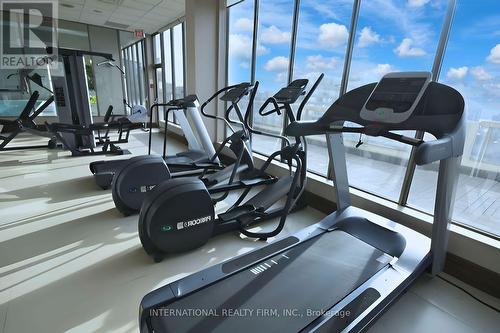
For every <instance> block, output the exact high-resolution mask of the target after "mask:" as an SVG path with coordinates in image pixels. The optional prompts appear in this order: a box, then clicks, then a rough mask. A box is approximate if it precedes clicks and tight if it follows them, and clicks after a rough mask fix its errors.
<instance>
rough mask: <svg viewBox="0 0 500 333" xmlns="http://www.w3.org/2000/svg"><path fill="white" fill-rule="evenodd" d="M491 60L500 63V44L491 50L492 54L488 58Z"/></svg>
mask: <svg viewBox="0 0 500 333" xmlns="http://www.w3.org/2000/svg"><path fill="white" fill-rule="evenodd" d="M486 60H488V61H489V62H492V63H494V64H500V44H497V45H495V47H493V48H492V49H491V51H490V55H489V56H488V58H486Z"/></svg>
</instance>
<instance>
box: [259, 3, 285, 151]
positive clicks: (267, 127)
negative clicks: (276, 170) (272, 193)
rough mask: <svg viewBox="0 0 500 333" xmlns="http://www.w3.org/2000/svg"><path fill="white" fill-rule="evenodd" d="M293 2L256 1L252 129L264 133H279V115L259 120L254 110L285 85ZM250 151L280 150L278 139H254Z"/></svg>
mask: <svg viewBox="0 0 500 333" xmlns="http://www.w3.org/2000/svg"><path fill="white" fill-rule="evenodd" d="M293 9H294V1H293V0H279V1H269V0H267V1H260V4H259V28H258V36H257V58H256V63H255V64H256V67H255V78H256V80H258V81H259V83H260V85H259V90H258V91H257V95H256V96H255V102H254V112H253V126H254V127H255V128H256V129H258V130H262V131H264V132H268V133H274V134H280V133H281V130H282V128H283V114H282V115H281V116H280V115H278V114H276V113H274V114H272V115H269V116H266V117H262V116H261V115H259V113H258V110H259V108H260V107H261V106H262V104H264V102H265V100H266V99H267V98H269V97H270V96H272V95H274V94H275V93H276V92H277V91H278V90H279V89H280V88H282V87H283V86H286V85H287V83H288V66H289V60H290V59H289V57H290V43H291V31H292V18H293ZM252 148H253V150H254V151H256V152H259V153H263V154H266V155H269V154H271V153H273V152H274V151H276V150H278V149H280V148H281V140H280V139H275V138H270V137H265V136H262V135H258V136H254V137H253V141H252Z"/></svg>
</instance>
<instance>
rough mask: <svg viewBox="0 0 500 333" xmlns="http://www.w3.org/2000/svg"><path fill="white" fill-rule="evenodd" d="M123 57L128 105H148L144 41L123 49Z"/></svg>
mask: <svg viewBox="0 0 500 333" xmlns="http://www.w3.org/2000/svg"><path fill="white" fill-rule="evenodd" d="M122 56H123V57H124V58H123V63H124V71H125V79H126V85H125V87H126V96H127V103H128V104H129V105H130V106H134V105H146V100H147V94H146V80H145V74H144V73H145V70H146V66H145V62H144V58H145V57H144V41H143V40H140V41H138V42H136V43H133V44H132V45H129V46H127V47H125V48H123V52H122ZM127 108H128V106H127Z"/></svg>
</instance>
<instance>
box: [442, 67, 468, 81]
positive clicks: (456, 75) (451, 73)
mask: <svg viewBox="0 0 500 333" xmlns="http://www.w3.org/2000/svg"><path fill="white" fill-rule="evenodd" d="M468 71H469V67H467V66H462V67H458V68H453V67H451V68H450V69H449V70H448V73H446V77H447V78H448V79H450V80H460V79H463V78H464V77H465V75H467V72H468Z"/></svg>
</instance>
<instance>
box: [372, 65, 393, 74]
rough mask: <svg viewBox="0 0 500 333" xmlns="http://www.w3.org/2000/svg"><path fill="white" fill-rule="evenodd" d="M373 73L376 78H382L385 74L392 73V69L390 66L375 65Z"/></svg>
mask: <svg viewBox="0 0 500 333" xmlns="http://www.w3.org/2000/svg"><path fill="white" fill-rule="evenodd" d="M373 71H374V72H375V73H376V74H377V75H378V76H384V75H385V74H387V73H390V72H394V67H393V66H392V65H391V64H377V66H376V67H375V68H374V69H373Z"/></svg>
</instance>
